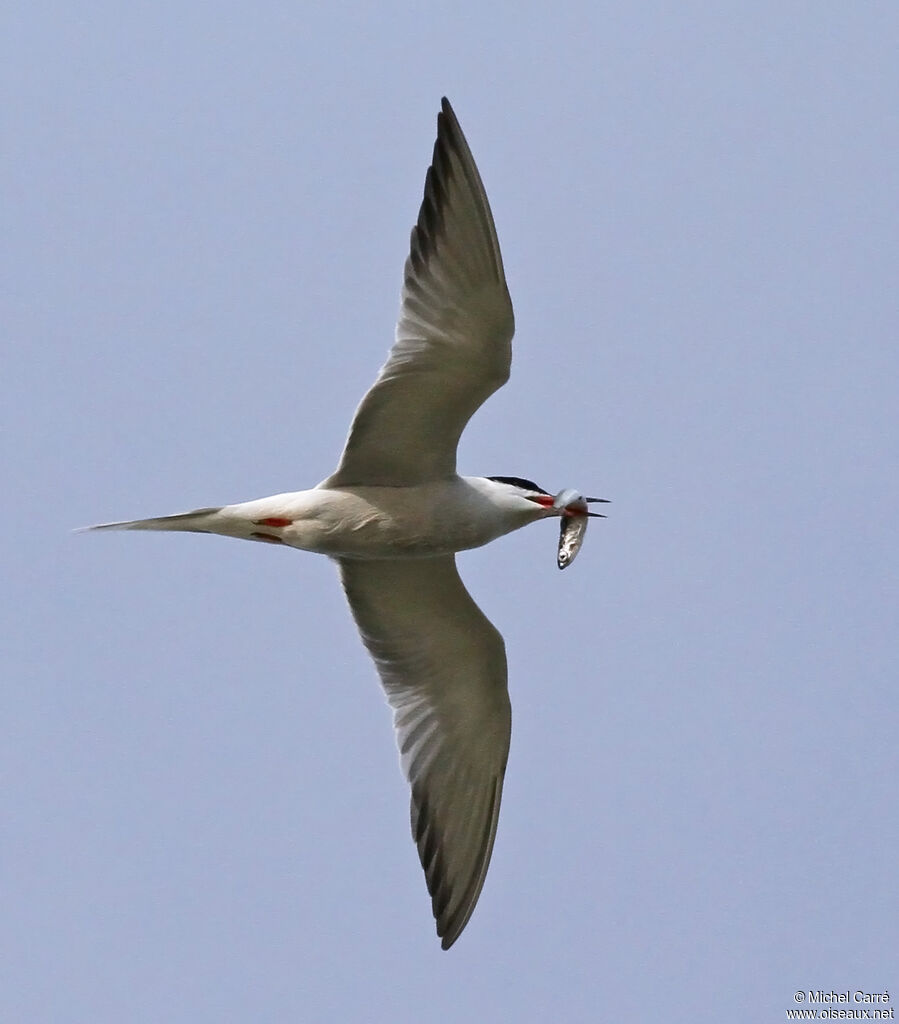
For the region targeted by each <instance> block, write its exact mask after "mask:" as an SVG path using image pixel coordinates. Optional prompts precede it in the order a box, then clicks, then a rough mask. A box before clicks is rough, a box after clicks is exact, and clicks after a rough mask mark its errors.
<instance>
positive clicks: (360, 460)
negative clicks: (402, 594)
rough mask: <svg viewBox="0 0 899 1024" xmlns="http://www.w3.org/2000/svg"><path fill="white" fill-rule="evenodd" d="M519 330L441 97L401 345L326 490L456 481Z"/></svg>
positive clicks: (470, 164) (495, 247)
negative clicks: (459, 458)
mask: <svg viewBox="0 0 899 1024" xmlns="http://www.w3.org/2000/svg"><path fill="white" fill-rule="evenodd" d="M514 330H515V321H514V317H513V314H512V302H511V300H510V298H509V291H508V288H507V287H506V279H505V274H504V272H503V261H502V256H501V255H500V249H499V242H498V240H497V237H496V228H495V226H494V223H493V215H492V214H491V212H490V205H489V203H488V202H487V194H486V192H485V191H484V186H483V183H482V182H481V177H480V174H479V173H478V169H477V166H476V165H475V162H474V158H473V157H472V155H471V150H470V149H469V148H468V143H467V142H466V141H465V136H464V135H463V134H462V129H461V128H460V127H459V122H458V121H457V120H456V115H455V114H454V113H453V109H452V107H451V106H450V105H449V102H448V101H447V100H446V99H444V100H443V109H442V111H441V113H440V114H439V116H438V118H437V141H436V143H435V144H434V156H433V160H432V163H431V166H430V168H429V169H428V173H427V177H426V179H425V189H424V198H423V200H422V204H421V210H420V212H419V215H418V223H417V224H416V225H415V227H414V228H413V229H412V238H411V243H410V251H409V257H408V259H407V260H406V268H405V274H404V280H403V292H402V302H401V308H400V316H399V321H398V323H397V329H396V342H395V344H394V346H393V348H392V349H391V351H390V356H389V358H388V360H387V362H386V363H385V365H384V366H383V368H382V369H381V372H380V375H379V376H378V378H377V380H376V381H375V383H374V385H373V386H372V388H371V389H370V390H369V392H368V394H366V396H365V397H364V398H363V400H362V403H361V404H360V406H359V408H358V410H357V411H356V415H355V418H354V420H353V424H352V426H351V428H350V434H349V437H348V439H347V442H346V447H345V448H344V451H343V455H342V457H341V460H340V465H339V467H338V468H337V471H336V472H335V473H334V474H333V475H332V476H331V477H330V478H329V479H328V480H326V481H325V482H324V484H323V486H329V487H341V486H349V485H353V484H356V485H366V484H367V485H383V486H408V485H410V484H416V483H425V482H428V481H431V480H438V479H444V478H447V477H450V476H452V475H453V474H454V473H455V471H456V447H457V445H458V442H459V437H460V435H461V433H462V431H463V429H464V428H465V424H466V423H467V422H468V420H469V419H470V417H471V415H472V414H473V413H474V412H475V410H476V409H477V408H478V407H479V406H480V405H481V404H482V403H483V402H484V401H486V399H487V398H488V397H489V396H490V395H492V394H493V392H494V391H496V390H497V388H499V387H501V386H502V385H503V384H504V383H505V382H506V381H507V380H508V378H509V367H510V364H511V359H512V347H511V341H512V335H513V333H514Z"/></svg>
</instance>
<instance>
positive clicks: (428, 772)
mask: <svg viewBox="0 0 899 1024" xmlns="http://www.w3.org/2000/svg"><path fill="white" fill-rule="evenodd" d="M513 332H514V320H513V316H512V303H511V300H510V298H509V292H508V289H507V287H506V279H505V274H504V272H503V263H502V257H501V255H500V249H499V242H498V241H497V237H496V229H495V227H494V224H493V216H492V214H491V212H490V206H489V204H488V202H487V195H486V193H485V192H484V186H483V184H482V183H481V177H480V175H479V174H478V169H477V167H476V166H475V162H474V159H473V157H472V155H471V151H470V150H469V148H468V143H467V142H466V141H465V136H464V135H463V134H462V129H461V128H460V127H459V122H458V121H457V119H456V115H455V114H454V113H453V110H452V107H451V106H450V104H449V102H448V101H447V100H446V99H444V100H443V102H442V112H441V113H440V114H439V115H438V117H437V141H436V143H435V145H434V155H433V160H432V163H431V166H430V168H429V169H428V173H427V177H426V179H425V188H424V199H423V201H422V204H421V210H420V212H419V215H418V223H417V224H416V225H415V227H413V229H412V240H411V246H410V252H409V257H408V259H407V260H406V266H405V276H404V281H403V290H402V300H401V308H400V315H399V322H398V324H397V329H396V341H395V344H394V345H393V348H392V349H391V351H390V354H389V357H388V359H387V362H386V363H385V364H384V366H383V367H382V369H381V372H380V374H379V375H378V378H377V380H376V381H375V383H374V385H373V386H372V387H371V389H370V390H369V392H368V394H366V395H365V397H364V398H363V399H362V403H361V404H360V406H359V408H358V409H357V411H356V415H355V418H354V419H353V423H352V426H351V427H350V433H349V437H348V438H347V442H346V446H345V447H344V450H343V455H342V456H341V459H340V465H339V466H338V467H337V470H336V471H335V472H334V473H333V474H332V475H331V476H329V477H328V478H327V480H324V481H322V483H320V484H318V486H317V487H314V488H312V490H308V491H296V492H293V493H289V494H276V495H274V496H272V497H269V498H259V499H258V500H256V501H248V502H244V503H242V504H237V505H225V506H223V507H221V508H202V509H196V510H194V511H193V512H185V513H182V514H180V515H174V516H163V517H162V518H158V519H139V520H134V521H131V522H121V523H106V524H102V525H100V526H95V527H89V529H99V530H104V529H116V530H173V531H189V532H194V533H215V534H221V535H222V536H226V537H237V538H241V539H244V540H259V541H267V542H269V543H275V544H284V545H287V546H288V547H294V548H300V549H302V550H304V551H315V552H319V553H321V554H324V555H328V556H330V557H331V558H333V559H334V560H335V561H336V562H337V565H338V567H339V570H340V578H341V582H342V583H343V588H344V591H345V592H346V596H347V599H348V601H349V604H350V608H351V610H352V613H353V617H354V618H355V620H356V625H357V626H358V628H359V632H360V634H361V636H362V640H363V642H364V643H365V646H366V647H367V648H368V651H369V653H370V654H371V656H372V658H373V659H374V662H375V665H376V666H377V669H378V672H379V674H380V677H381V682H382V683H383V686H384V689H385V691H386V693H387V699H388V701H389V703H390V705H391V707H392V708H393V715H394V725H395V728H396V734H397V744H398V746H399V750H400V755H401V763H402V768H403V772H404V773H405V776H406V778H407V779H408V781H409V784H410V786H411V789H412V800H411V817H412V835H413V838H414V840H415V843H416V845H417V847H418V853H419V857H420V859H421V864H422V867H423V868H424V872H425V877H426V879H427V885H428V891H429V893H430V895H431V904H432V909H433V912H434V917H435V919H436V923H437V934H438V936H440V938H441V939H442V946H443V948H444V949H449V947H450V946H451V945H452V944H453V943H454V942H455V941H456V939H457V938H458V937H459V934H460V933H461V931H462V929H463V928H464V927H465V925H466V923H467V922H468V919H469V917H470V916H471V913H472V911H473V910H474V907H475V904H476V903H477V900H478V896H479V895H480V892H481V887H482V886H483V884H484V877H485V875H486V873H487V866H488V864H489V862H490V855H491V852H492V850H493V840H494V837H495V836H496V826H497V820H498V817H499V806H500V797H501V795H502V788H503V776H504V774H505V769H506V760H507V757H508V753H509V735H510V729H511V713H510V705H509V694H508V689H507V670H506V654H505V645H504V643H503V638H502V636H501V635H500V634H499V632H498V631H497V630H496V628H495V627H494V626H493V624H492V623H491V622H490V621H489V620H488V619H487V618H486V616H485V615H484V613H483V612H482V611H481V610H480V608H478V606H477V605H476V604H475V602H474V601H473V600H472V598H471V596H470V595H469V593H468V591H467V590H466V589H465V586H464V585H463V583H462V580H461V579H460V578H459V574H458V572H457V570H456V564H455V558H454V557H453V556H454V554H455V553H456V552H457V551H464V550H467V549H469V548H476V547H479V546H480V545H482V544H487V543H488V542H489V541H492V540H495V539H496V538H497V537H501V536H502V535H503V534H506V533H510V532H511V531H512V530H517V529H519V528H520V527H522V526H525V525H526V524H528V523H533V522H536V521H537V520H538V519H545V518H547V517H561V519H562V534H561V538H560V543H559V567H560V568H565V566H566V565H568V564H570V562H571V560H572V559H573V558H574V555H575V554H576V553H577V550H578V548H579V547H580V543H581V540H582V538H583V531H584V528H585V527H586V523H587V516H595V515H598V513H595V512H588V511H587V502H591V501H603V500H604V499H601V498H584V497H582V496H581V495H579V494H578V492H576V491H573V490H565V491H561V492H560V493H559V494H558V495H556V496H555V497H554V496H553V495H551V494H549V493H548V492H546V491H544V490H543V489H542V488H540V487H538V486H537V485H536V484H534V483H532V482H531V481H529V480H525V479H521V478H518V477H463V476H458V475H457V473H456V447H457V445H458V442H459V436H460V435H461V433H462V430H463V429H464V427H465V424H466V423H467V422H468V420H469V418H470V417H471V415H472V414H473V413H474V412H475V410H476V409H477V408H478V407H479V406H480V405H481V403H482V402H484V401H485V400H486V399H487V398H488V397H489V396H490V395H492V394H493V392H494V391H496V390H497V389H498V388H500V387H501V386H502V385H503V384H505V382H506V381H507V380H508V377H509V367H510V363H511V355H512V353H511V340H512V334H513Z"/></svg>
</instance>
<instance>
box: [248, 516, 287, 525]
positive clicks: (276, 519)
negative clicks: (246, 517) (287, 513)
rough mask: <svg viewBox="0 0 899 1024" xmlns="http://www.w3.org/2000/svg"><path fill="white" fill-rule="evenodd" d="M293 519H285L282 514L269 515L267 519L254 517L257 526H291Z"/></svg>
mask: <svg viewBox="0 0 899 1024" xmlns="http://www.w3.org/2000/svg"><path fill="white" fill-rule="evenodd" d="M292 522H293V520H292V519H284V518H282V517H281V516H269V517H268V518H267V519H254V520H253V524H254V525H255V526H290V524H291V523H292Z"/></svg>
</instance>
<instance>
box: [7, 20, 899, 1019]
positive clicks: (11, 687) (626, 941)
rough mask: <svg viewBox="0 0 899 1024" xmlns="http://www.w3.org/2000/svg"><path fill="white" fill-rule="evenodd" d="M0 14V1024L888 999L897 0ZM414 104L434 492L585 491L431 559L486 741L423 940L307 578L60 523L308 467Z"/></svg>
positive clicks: (346, 359) (287, 565)
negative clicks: (471, 341)
mask: <svg viewBox="0 0 899 1024" xmlns="http://www.w3.org/2000/svg"><path fill="white" fill-rule="evenodd" d="M550 10H552V13H549V12H550ZM4 21H5V24H4V29H3V33H2V36H3V42H2V44H0V45H2V49H3V56H2V77H3V81H4V96H5V103H4V107H5V120H6V128H5V131H4V135H5V141H6V145H5V147H4V148H5V150H6V152H5V157H4V161H5V162H4V166H3V180H2V194H3V196H4V203H3V207H4V210H3V222H4V227H3V245H2V249H3V254H4V271H3V278H4V282H3V284H4V291H5V298H4V300H3V302H4V311H3V315H2V321H3V339H4V340H3V349H4V355H3V362H2V365H3V372H2V375H0V388H2V396H0V420H2V445H3V483H4V495H5V525H4V529H3V531H2V541H0V545H2V564H3V577H4V586H3V588H2V602H3V608H2V623H3V633H4V636H3V641H2V647H0V659H2V687H3V705H4V708H3V713H2V730H3V735H2V737H0V762H2V769H3V776H4V784H3V789H4V793H3V801H4V804H5V811H4V814H3V817H4V819H5V821H4V839H3V847H4V853H3V861H4V875H5V879H6V885H5V887H4V888H5V890H6V897H5V900H4V908H3V913H2V925H0V927H2V930H3V933H4V936H3V938H4V946H5V950H4V952H3V956H2V963H0V971H2V974H3V977H2V978H0V981H2V983H0V1019H2V1020H4V1021H10V1022H19V1021H21V1022H26V1021H27V1022H29V1024H32V1022H39V1024H43V1022H53V1024H57V1022H66V1024H70V1022H78V1024H81V1022H84V1024H106V1022H115V1024H121V1022H123V1021H127V1022H147V1024H159V1022H161V1021H165V1022H166V1024H170V1022H171V1024H181V1022H184V1024H188V1022H189V1024H196V1022H197V1021H215V1022H216V1024H230V1022H244V1021H254V1022H282V1021H304V1022H305V1021H329V1022H330V1021H374V1022H380V1021H390V1022H398V1021H399V1022H405V1021H410V1022H411V1021H414V1022H416V1024H430V1022H445V1021H449V1020H471V1021H486V1020H508V1021H521V1022H532V1021H533V1022H542V1021H547V1020H553V1021H564V1022H568V1021H572V1022H580V1021H585V1022H586V1021H590V1022H593V1021H602V1020H610V1021H612V1020H628V1021H641V1022H642V1021H647V1022H655V1021H666V1022H679V1021H689V1022H695V1021H701V1020H719V1019H728V1020H736V1021H747V1022H752V1024H758V1022H763V1021H780V1020H785V1019H786V1016H785V1011H786V1010H787V1009H788V1008H792V1007H794V1006H795V1004H794V1002H793V993H794V992H795V991H796V990H808V989H810V988H811V989H818V988H821V989H825V990H831V989H836V990H841V989H842V990H845V989H850V990H853V991H854V990H856V989H862V990H867V991H876V990H879V991H883V990H884V989H888V990H889V991H890V992H891V994H892V996H893V1000H894V1002H895V1001H896V1000H897V999H899V972H897V963H899V959H897V951H899V892H897V869H896V865H897V863H899V802H897V780H899V753H897V737H899V730H897V724H899V723H897V711H899V697H897V678H899V659H897V618H899V615H897V612H899V600H897V598H899V594H897V579H899V558H897V542H896V528H897V525H896V524H897V511H899V509H897V505H899V500H897V499H899V483H897V480H899V475H897V468H899V411H897V410H899V401H897V381H899V345H897V328H899V316H897V281H899V259H897V228H899V224H897V219H899V218H897V209H899V200H897V187H896V184H897V172H899V160H897V157H899V125H897V113H896V111H897V96H899V72H897V58H896V55H897V52H899V8H897V6H896V5H895V3H891V2H881V3H877V2H872V3H857V4H855V3H835V2H823V3H822V2H806V3H798V2H790V0H788V2H786V3H785V2H783V0H779V2H777V3H773V2H772V3H757V4H748V5H747V4H724V3H723V4H707V3H698V2H686V3H679V4H668V3H661V2H655V3H635V4H630V3H627V4H626V3H586V2H585V3H582V4H567V3H562V4H554V5H546V4H543V5H533V4H511V3H497V4H492V5H491V4H483V3H472V2H467V0H458V2H456V3H453V4H397V3H390V2H387V3H382V4H377V5H367V4H361V3H357V4H331V5H324V4H322V5H311V4H302V3H295V2H294V3H268V2H261V3H257V4H245V3H244V4H235V3H230V2H226V3H220V4H205V3H197V2H193V0H187V2H185V0H179V2H178V3H171V2H165V0H163V2H159V0H155V2H153V3H129V4H120V3H110V2H106V3H103V2H97V3H88V2H83V0H76V2H73V3H68V4H55V3H47V2H44V0H36V2H32V3H29V4H18V5H14V6H13V8H12V10H11V11H9V10H8V11H7V14H6V16H5V19H4ZM443 94H446V95H448V96H449V97H450V99H451V100H452V102H453V104H454V106H455V109H456V112H457V114H458V116H459V118H460V120H461V123H462V125H463V128H464V129H465V132H466V134H467V136H468V139H469V142H470V144H471V147H472V149H473V152H474V154H475V157H476V159H477V161H478V163H479V166H480V169H481V173H482V176H483V178H484V181H485V184H486V187H487V191H488V194H489V196H490V199H491V203H492V206H493V212H494V216H495V219H496V223H497V228H498V232H499V237H500V241H501V244H502V248H503V254H504V257H505V264H506V271H507V276H508V279H509V285H510V289H511V292H512V297H513V301H514V303H515V310H516V318H517V325H518V330H517V334H516V339H515V348H514V361H513V373H512V379H511V381H510V383H509V385H508V386H507V387H506V388H504V389H503V390H502V391H501V392H500V393H499V394H498V395H496V396H495V397H494V398H493V399H491V400H490V402H489V403H488V404H487V405H486V406H485V407H484V409H483V410H482V411H481V412H480V413H479V414H478V415H477V416H476V417H475V419H474V421H473V422H472V424H471V426H470V428H469V429H468V431H467V432H466V434H465V436H464V438H463V442H462V446H461V451H460V468H461V469H462V470H463V471H464V472H467V473H474V474H485V475H486V474H506V475H519V476H525V477H530V478H531V479H534V480H537V481H538V482H539V483H540V484H541V485H542V486H543V487H546V488H547V489H549V490H556V489H560V488H562V487H577V488H581V489H583V490H584V491H586V492H588V493H591V494H600V495H603V496H606V497H609V498H611V499H613V502H614V503H613V504H612V505H611V506H609V511H610V518H609V519H608V520H607V521H605V522H602V521H598V522H597V523H594V524H592V525H591V529H590V531H589V535H588V537H587V541H586V544H585V546H584V549H583V551H582V552H581V554H580V556H579V558H578V561H577V563H576V564H575V565H574V566H573V567H572V568H571V569H570V570H568V571H566V572H565V573H560V572H559V571H558V569H557V568H556V565H555V547H556V534H557V528H556V527H555V526H554V525H552V524H537V525H536V526H533V527H530V528H528V529H526V530H523V531H520V532H519V533H517V534H514V535H512V536H510V537H507V538H505V539H503V540H501V541H499V542H497V543H495V544H493V545H491V546H490V547H489V548H485V549H482V550H480V551H475V552H470V553H467V554H465V555H463V556H461V558H460V565H461V570H462V574H463V577H464V579H465V581H466V583H467V584H468V586H469V588H470V590H471V592H472V594H473V595H474V596H475V597H476V599H477V600H478V602H479V603H480V604H481V606H482V607H483V609H484V610H485V612H486V613H487V614H488V615H489V616H490V618H491V619H492V620H493V621H494V622H495V623H496V625H497V626H498V628H499V629H500V630H501V631H502V632H503V633H504V635H505V638H506V643H507V648H508V655H509V669H510V689H511V694H512V700H513V736H512V750H511V756H510V760H509V768H508V773H507V778H506V787H505V798H504V804H503V809H502V814H501V817H500V827H499V835H498V838H497V843H496V849H495V852H494V856H493V862H492V865H491V869H490V872H489V875H488V878H487V883H486V885H485V888H484V892H483V895H482V897H481V900H480V904H479V906H478V908H477V910H476V912H475V914H474V916H473V918H472V920H471V922H470V924H469V926H468V928H467V930H466V931H465V933H464V934H463V936H462V938H461V939H460V940H459V942H458V943H457V944H456V946H455V947H454V948H453V949H452V950H451V951H450V952H449V953H443V952H441V950H440V948H439V944H438V941H437V939H436V937H435V935H434V930H433V923H432V920H431V915H430V907H429V901H428V898H427V893H426V891H425V887H424V881H423V878H422V874H421V870H420V868H419V865H418V862H417V857H416V854H415V850H414V847H413V844H412V842H411V840H410V837H409V834H408V810H407V805H408V797H407V791H406V786H405V783H404V781H403V779H402V777H401V775H400V772H399V769H398V764H397V756H396V752H395V749H394V743H393V737H392V729H391V722H390V714H389V711H388V709H387V708H386V706H385V704H384V700H383V696H382V694H381V690H380V686H379V684H378V681H377V677H376V675H375V672H374V669H373V667H372V666H371V664H370V662H369V660H368V658H367V656H366V654H365V652H364V650H363V648H362V645H361V643H360V642H359V639H358V637H357V635H356V631H355V628H354V627H353V624H352V621H351V619H350V616H349V613H348V611H347V609H346V607H345V605H344V600H343V597H342V594H341V593H340V588H339V586H338V583H337V580H336V574H335V572H334V571H333V568H332V566H331V565H330V564H329V563H328V562H327V560H326V559H324V558H321V557H318V556H314V555H305V554H302V553H297V552H293V551H286V550H283V549H278V548H274V547H271V548H269V547H266V546H263V545H250V544H239V543H237V542H234V541H225V540H221V539H219V538H207V537H198V536H189V535H186V536H156V535H133V534H132V535H128V534H123V535H113V536H109V535H97V536H81V535H73V534H72V533H70V532H69V531H70V528H72V527H75V526H79V525H83V524H86V523H91V522H97V521H103V520H108V519H117V518H131V517H139V516H149V515H158V514H164V513H169V512H178V511H182V510H184V509H188V508H192V507H196V506H199V505H211V504H221V503H225V502H229V501H239V500H244V499H248V498H253V497H257V496H260V495H265V494H270V493H275V492H278V491H283V490H293V489H300V488H304V487H308V486H312V485H313V484H315V483H316V482H318V481H319V480H320V479H321V478H323V477H324V476H326V475H327V474H328V472H329V471H330V470H331V469H332V468H333V467H334V465H335V461H336V459H337V456H338V454H339V452H340V449H341V446H342V443H343V439H344V436H345V432H346V428H347V426H348V423H349V420H350V417H351V414H352V412H353V410H354V408H355V405H356V403H357V401H358V400H359V398H360V397H361V395H362V393H363V392H364V391H365V389H366V388H367V387H368V385H369V384H370V383H371V381H372V380H373V379H374V376H375V373H376V372H377V370H378V368H379V366H380V364H381V362H382V361H383V358H384V356H385V354H386V352H387V349H388V347H389V345H390V343H391V341H392V336H393V328H394V321H395V316H396V311H397V307H398V296H399V286H400V280H401V271H402V264H403V260H404V258H405V255H406V249H407V245H408V235H409V229H410V227H411V225H412V223H413V221H414V218H415V216H416V214H417V211H418V204H419V201H420V197H421V189H422V184H423V180H424V172H425V169H426V166H427V163H428V161H429V159H430V153H431V147H432V145H433V140H434V133H435V119H436V113H437V110H438V106H439V100H440V97H441V95H443ZM891 1005H892V1004H891Z"/></svg>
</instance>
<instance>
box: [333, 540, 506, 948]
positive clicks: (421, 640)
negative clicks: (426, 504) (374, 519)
mask: <svg viewBox="0 0 899 1024" xmlns="http://www.w3.org/2000/svg"><path fill="white" fill-rule="evenodd" d="M340 575H341V580H342V582H343V587H344V590H345V591H346V595H347V598H348V600H349V602H350V608H351V609H352V612H353V617H354V618H355V620H356V625H357V626H358V627H359V632H360V633H361V634H362V639H363V641H364V642H365V646H366V647H367V648H368V650H369V653H370V654H371V656H372V657H373V658H374V661H375V664H376V665H377V668H378V672H379V673H380V676H381V681H382V683H383V684H384V689H385V690H386V691H387V699H388V700H389V702H390V705H391V707H392V708H393V713H394V725H395V727H396V733H397V744H398V746H399V749H400V755H401V760H402V766H403V771H404V773H405V775H406V778H407V779H408V780H409V783H410V785H411V787H412V805H411V810H412V836H413V838H414V839H415V843H416V845H417V846H418V854H419V857H420V858H421V864H422V867H423V868H424V871H425V877H426V879H427V883H428V891H429V892H430V894H431V906H432V908H433V911H434V917H435V918H436V921H437V934H438V935H439V936H440V937H441V939H442V940H443V942H442V945H443V948H444V949H449V947H450V946H451V945H452V944H453V942H455V941H456V939H457V938H458V937H459V933H460V932H461V931H462V929H463V928H464V927H465V924H466V922H467V921H468V919H469V917H470V916H471V912H472V911H473V910H474V907H475V904H476V903H477V900H478V896H479V895H480V892H481V886H482V885H483V884H484V877H485V875H486V874H487V865H488V864H489V863H490V854H491V852H492V850H493V840H494V837H495V835H496V824H497V820H498V817H499V805H500V797H501V795H502V788H503V775H504V773H505V770H506V759H507V757H508V755H509V736H510V732H511V723H512V713H511V708H510V705H509V693H508V690H507V688H506V678H507V675H506V652H505V645H504V643H503V638H502V637H501V636H500V634H499V632H498V631H497V630H496V628H495V627H494V626H493V625H492V624H491V623H490V621H489V620H488V619H487V618H486V616H485V615H484V613H483V612H482V611H481V610H480V608H478V606H477V605H476V604H475V603H474V601H473V600H472V599H471V596H470V595H469V593H468V591H467V590H466V589H465V586H464V585H463V583H462V580H461V579H460V578H459V573H458V572H457V571H456V565H455V560H454V559H453V557H452V556H451V555H449V556H444V557H440V558H422V559H403V560H396V561H383V562H382V561H349V560H343V561H341V562H340Z"/></svg>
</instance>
